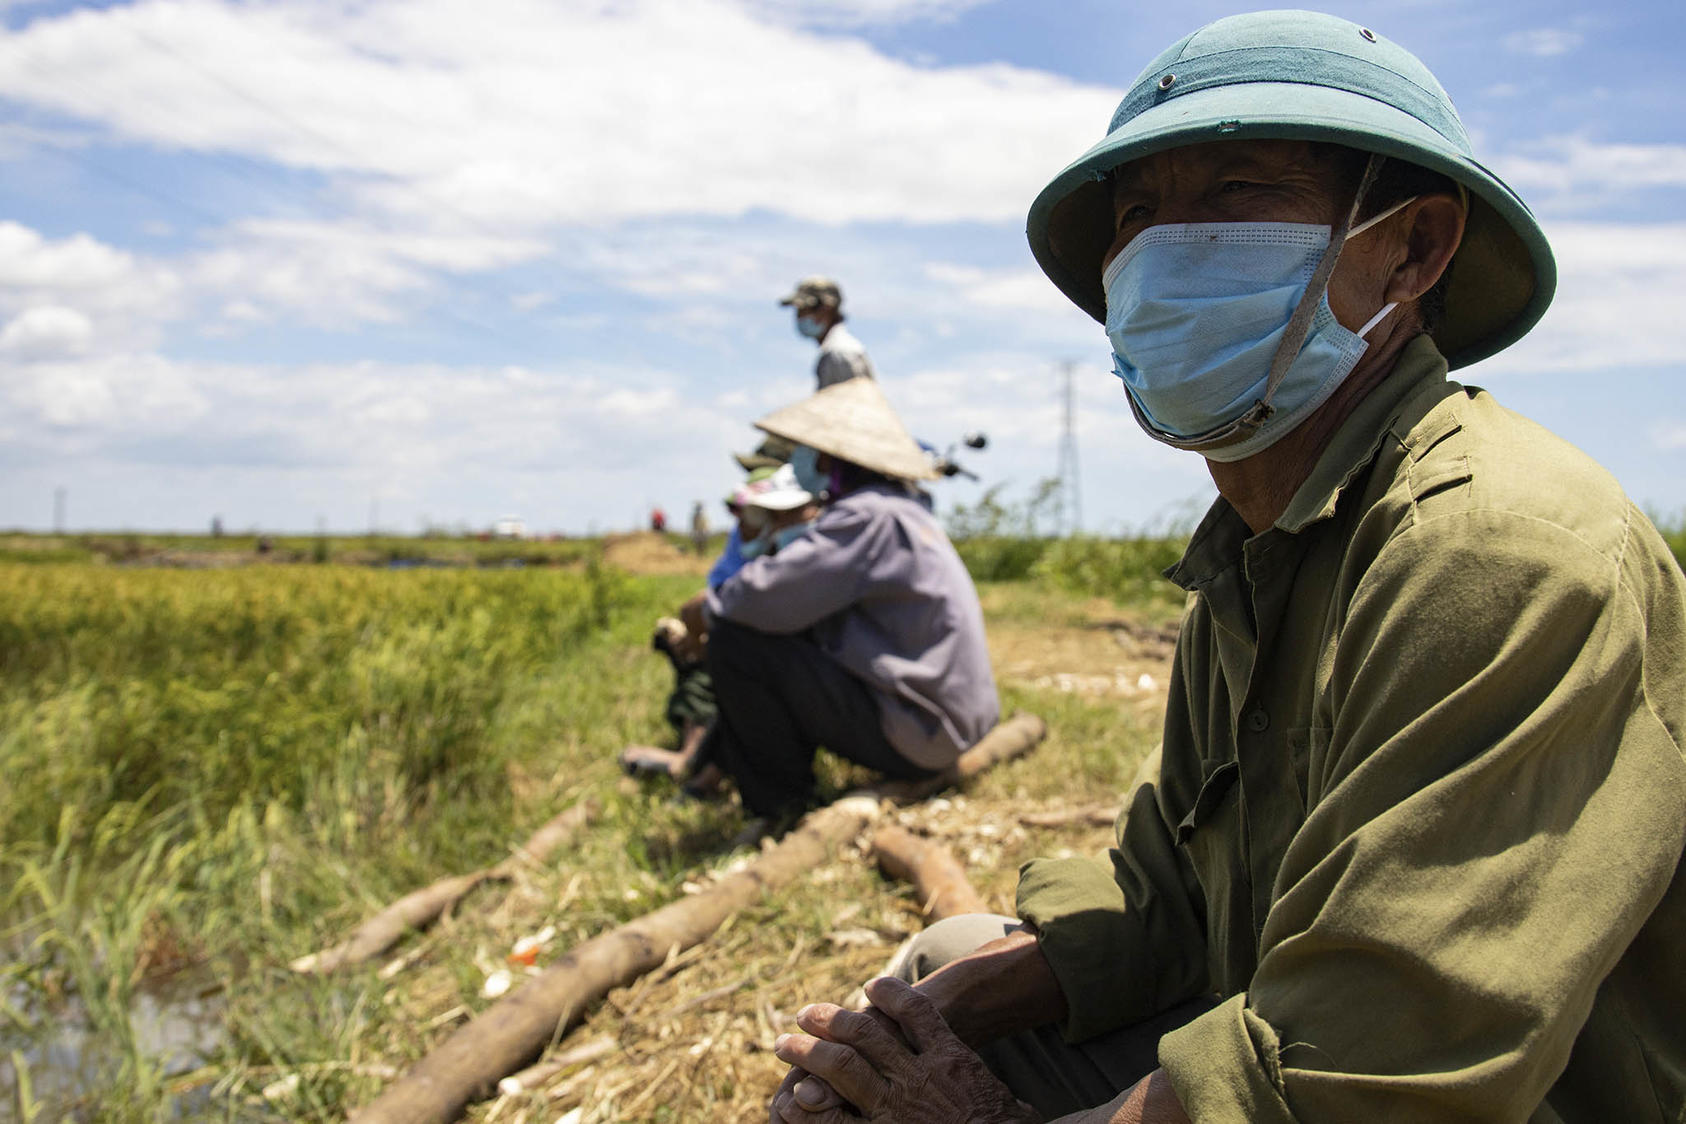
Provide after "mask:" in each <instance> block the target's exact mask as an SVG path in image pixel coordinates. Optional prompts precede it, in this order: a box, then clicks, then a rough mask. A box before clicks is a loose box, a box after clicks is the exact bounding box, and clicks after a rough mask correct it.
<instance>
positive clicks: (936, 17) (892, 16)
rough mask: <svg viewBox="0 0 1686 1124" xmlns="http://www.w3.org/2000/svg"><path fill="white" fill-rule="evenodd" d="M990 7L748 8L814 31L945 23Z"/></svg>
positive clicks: (912, 0) (872, 0)
mask: <svg viewBox="0 0 1686 1124" xmlns="http://www.w3.org/2000/svg"><path fill="white" fill-rule="evenodd" d="M987 3H990V0H751V2H750V3H749V5H748V6H749V8H750V9H751V10H752V11H754V12H756V13H757V14H758V15H762V16H764V17H765V18H768V19H773V20H783V21H787V22H790V23H796V24H805V25H808V26H811V27H865V26H868V25H872V24H900V23H912V22H915V21H919V20H926V21H933V22H944V21H947V20H951V19H954V18H955V17H956V16H959V15H961V14H962V13H964V12H967V11H970V10H971V9H973V8H978V7H982V6H983V5H985V4H987Z"/></svg>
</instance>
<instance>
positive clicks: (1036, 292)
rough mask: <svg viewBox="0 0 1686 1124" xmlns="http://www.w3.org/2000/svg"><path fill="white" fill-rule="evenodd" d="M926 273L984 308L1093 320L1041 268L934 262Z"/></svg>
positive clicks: (946, 289) (951, 292)
mask: <svg viewBox="0 0 1686 1124" xmlns="http://www.w3.org/2000/svg"><path fill="white" fill-rule="evenodd" d="M925 276H926V278H928V279H929V280H930V281H932V282H934V283H935V284H937V285H940V286H942V287H943V290H944V292H945V293H947V294H948V295H950V296H951V297H955V298H958V299H960V300H963V301H967V302H970V303H971V304H973V305H976V306H978V307H979V308H982V309H991V310H999V311H1015V312H1033V313H1046V314H1051V315H1054V316H1061V317H1065V316H1067V315H1068V314H1070V318H1072V319H1074V320H1075V319H1076V318H1081V321H1082V323H1084V324H1092V323H1093V322H1092V321H1091V320H1089V318H1088V316H1087V315H1085V314H1084V313H1082V312H1081V311H1079V310H1078V308H1077V306H1075V305H1073V304H1072V303H1071V301H1069V300H1067V299H1066V296H1065V294H1064V293H1062V292H1060V291H1059V289H1057V288H1055V286H1054V283H1053V282H1052V281H1050V280H1048V278H1047V277H1046V276H1044V275H1043V273H1042V271H1041V270H1038V269H982V268H979V267H977V266H969V265H954V264H951V263H947V262H932V263H929V264H927V265H926V266H925Z"/></svg>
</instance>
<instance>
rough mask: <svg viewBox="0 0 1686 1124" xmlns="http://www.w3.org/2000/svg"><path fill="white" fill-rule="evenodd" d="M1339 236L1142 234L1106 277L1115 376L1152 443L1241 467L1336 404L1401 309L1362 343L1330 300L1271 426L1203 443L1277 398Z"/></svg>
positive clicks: (1304, 229)
mask: <svg viewBox="0 0 1686 1124" xmlns="http://www.w3.org/2000/svg"><path fill="white" fill-rule="evenodd" d="M1409 202H1410V200H1406V201H1405V203H1409ZM1405 203H1400V204H1399V205H1398V206H1397V207H1393V208H1390V209H1388V210H1387V211H1385V212H1383V213H1382V214H1380V215H1377V216H1376V217H1375V218H1373V219H1371V220H1369V221H1368V222H1365V223H1361V224H1359V225H1358V226H1355V227H1353V228H1352V230H1351V231H1350V232H1349V233H1348V234H1347V238H1348V239H1351V238H1353V237H1356V236H1357V235H1359V234H1362V233H1363V232H1364V231H1365V230H1367V229H1369V228H1370V227H1371V226H1373V225H1375V224H1376V223H1378V222H1380V221H1381V220H1382V219H1385V218H1387V217H1388V216H1389V215H1391V214H1393V213H1394V211H1396V210H1398V209H1399V207H1403V206H1405ZM1331 237H1332V232H1331V230H1330V228H1329V227H1327V226H1311V225H1304V224H1299V223H1263V222H1236V223H1181V224H1171V225H1165V226H1155V227H1151V228H1149V229H1147V230H1145V231H1143V232H1142V233H1141V234H1138V235H1137V236H1136V237H1135V238H1134V239H1132V240H1131V242H1130V244H1129V245H1127V246H1125V247H1124V250H1123V251H1122V252H1121V253H1120V254H1119V255H1118V257H1116V258H1115V259H1113V261H1112V262H1111V263H1110V264H1109V265H1108V266H1107V268H1106V271H1105V273H1104V274H1103V275H1102V278H1101V282H1102V285H1103V286H1104V287H1105V289H1106V334H1107V338H1108V339H1109V340H1111V341H1112V352H1113V371H1114V373H1115V374H1117V376H1118V377H1119V378H1120V379H1121V380H1123V382H1124V388H1125V390H1126V391H1127V392H1128V393H1129V396H1130V405H1131V407H1132V409H1133V410H1134V411H1135V415H1136V420H1137V421H1138V422H1139V423H1140V424H1141V426H1142V428H1143V429H1144V430H1146V431H1147V433H1148V435H1149V436H1150V437H1153V438H1155V439H1156V440H1159V441H1164V442H1166V443H1167V444H1172V445H1178V446H1179V447H1183V448H1188V447H1194V448H1198V449H1199V450H1200V452H1201V453H1202V454H1204V455H1205V456H1206V457H1207V458H1209V459H1211V460H1215V461H1237V460H1241V459H1243V458H1245V457H1250V456H1252V455H1253V454H1254V453H1257V452H1259V451H1260V450H1262V449H1266V448H1269V447H1270V446H1271V445H1273V444H1275V443H1276V442H1277V441H1278V440H1280V439H1281V438H1282V437H1284V436H1285V435H1287V434H1288V433H1289V432H1290V431H1291V430H1293V429H1294V427H1295V426H1297V425H1299V424H1300V423H1301V422H1302V421H1304V420H1305V419H1306V418H1307V417H1308V416H1309V415H1310V414H1311V413H1312V412H1313V411H1315V410H1316V409H1317V408H1318V407H1319V406H1321V405H1322V404H1323V403H1324V402H1326V401H1328V399H1329V395H1330V394H1332V393H1334V390H1335V388H1336V387H1337V386H1339V385H1340V384H1341V381H1342V380H1343V379H1345V378H1346V376H1347V375H1348V374H1349V373H1351V371H1352V369H1353V367H1354V366H1355V365H1356V364H1357V363H1358V360H1359V358H1360V357H1361V356H1363V354H1364V352H1365V349H1366V348H1367V347H1368V346H1369V345H1368V344H1367V343H1365V341H1364V336H1365V335H1366V334H1368V333H1369V331H1370V329H1371V328H1373V327H1375V326H1376V325H1377V324H1378V323H1380V322H1381V321H1382V320H1383V319H1384V318H1385V317H1386V316H1387V315H1388V313H1390V312H1392V311H1393V309H1394V308H1395V305H1392V304H1389V305H1387V306H1385V307H1384V308H1383V309H1382V310H1381V311H1380V312H1379V313H1377V314H1376V315H1375V316H1374V317H1372V318H1371V320H1370V322H1369V323H1367V324H1365V325H1364V327H1362V328H1361V329H1359V330H1358V331H1357V332H1353V331H1350V330H1348V329H1347V328H1344V327H1342V326H1341V324H1340V322H1339V321H1337V320H1336V319H1335V314H1334V313H1333V312H1332V311H1330V309H1329V294H1328V291H1327V290H1325V291H1324V292H1323V293H1322V294H1321V295H1320V298H1319V300H1318V303H1317V306H1316V311H1315V312H1314V313H1313V315H1312V318H1311V324H1310V328H1309V330H1308V331H1307V332H1306V335H1305V340H1304V342H1303V343H1302V344H1301V345H1300V348H1299V350H1298V353H1297V354H1296V355H1295V357H1294V359H1293V361H1292V363H1291V364H1289V366H1288V368H1287V371H1286V374H1284V376H1283V377H1282V380H1281V382H1280V383H1279V385H1278V386H1277V387H1276V390H1275V393H1274V394H1272V395H1270V396H1269V402H1268V405H1269V407H1270V409H1269V410H1268V411H1267V413H1268V416H1267V417H1266V418H1265V420H1264V421H1263V423H1262V424H1261V425H1259V427H1258V428H1257V429H1256V430H1255V431H1253V432H1252V433H1251V434H1250V435H1246V436H1243V437H1241V438H1240V439H1239V440H1235V441H1233V442H1232V443H1229V444H1224V445H1222V446H1221V447H1218V448H1204V447H1201V446H1200V445H1199V444H1198V443H1197V439H1198V438H1200V437H1201V435H1203V434H1208V433H1211V432H1213V431H1214V430H1218V429H1220V428H1221V427H1223V426H1225V425H1227V424H1229V423H1231V422H1233V421H1234V420H1235V419H1236V418H1239V417H1241V416H1242V415H1243V414H1245V413H1246V412H1247V411H1249V410H1250V409H1252V408H1253V407H1254V405H1255V404H1256V403H1258V402H1260V401H1261V400H1263V399H1265V398H1266V393H1265V391H1266V383H1267V381H1268V376H1269V373H1270V367H1271V361H1272V359H1273V358H1274V357H1275V355H1276V352H1277V349H1278V346H1279V345H1280V344H1281V343H1282V339H1283V336H1284V334H1285V333H1286V331H1287V328H1288V321H1289V319H1290V318H1291V317H1292V316H1293V313H1294V308H1295V306H1296V305H1298V304H1299V302H1300V298H1301V296H1302V295H1304V293H1305V291H1306V286H1307V285H1308V284H1309V283H1310V281H1311V278H1312V274H1313V273H1314V272H1315V271H1316V269H1317V265H1318V262H1319V261H1320V260H1321V259H1322V257H1323V256H1324V251H1325V250H1326V249H1327V248H1328V246H1329V239H1330V238H1331Z"/></svg>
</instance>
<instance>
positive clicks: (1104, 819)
mask: <svg viewBox="0 0 1686 1124" xmlns="http://www.w3.org/2000/svg"><path fill="white" fill-rule="evenodd" d="M1117 819H1118V805H1116V804H1096V805H1094V806H1093V807H1090V808H1066V809H1064V810H1062V811H1058V812H1024V813H1022V814H1020V816H1019V822H1020V823H1022V824H1024V825H1025V826H1026V827H1071V826H1073V825H1076V826H1079V827H1111V826H1112V825H1113V823H1115V822H1116V821H1117Z"/></svg>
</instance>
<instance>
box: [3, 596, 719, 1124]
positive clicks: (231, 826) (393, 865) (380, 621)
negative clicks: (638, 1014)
mask: <svg viewBox="0 0 1686 1124" xmlns="http://www.w3.org/2000/svg"><path fill="white" fill-rule="evenodd" d="M693 584H694V580H688V579H683V578H679V579H667V580H661V579H641V580H634V579H630V578H628V577H626V576H625V575H622V574H620V573H618V572H616V571H612V570H608V569H604V568H600V567H598V566H595V565H591V566H588V567H586V568H585V569H583V570H572V571H562V570H525V571H501V570H497V571H488V570H454V571H434V570H416V571H405V572H391V571H385V570H368V569H355V568H347V567H340V566H303V567H287V568H277V567H261V568H248V569H231V570H217V571H180V570H161V569H115V568H111V567H105V566H88V565H63V564H29V565H24V564H12V565H8V564H3V563H0V591H3V596H0V777H4V778H5V789H6V798H5V799H4V800H3V801H0V949H3V950H5V951H6V952H7V953H8V954H9V955H7V957H6V965H5V967H4V969H3V970H0V997H10V999H9V1000H8V1002H7V1003H6V1004H0V1044H4V1043H5V1042H6V1041H8V1040H15V1038H16V1033H14V1034H11V1035H8V1034H7V1033H6V1031H7V1027H8V1025H10V1026H11V1028H12V1030H13V1031H14V1032H21V1033H24V1034H25V1035H27V1033H28V1032H30V1031H32V1030H34V1031H50V1030H51V1029H52V1027H51V1026H50V1025H48V1024H50V1023H51V1022H52V1021H53V1020H54V1019H56V1018H60V1017H63V1016H61V1015H60V1014H58V1013H55V1012H56V1008H54V1006H53V1002H54V1000H55V999H56V997H57V996H58V995H60V994H68V995H71V996H74V998H75V1001H76V1004H75V1005H76V1008H77V1009H78V1012H79V1013H77V1014H76V1015H75V1016H74V1017H76V1018H78V1019H85V1020H86V1021H87V1022H88V1023H89V1024H90V1033H91V1034H92V1035H93V1037H95V1038H97V1039H98V1041H99V1048H98V1050H97V1051H96V1053H97V1054H98V1056H99V1059H100V1064H99V1068H100V1072H99V1073H98V1074H96V1075H94V1076H93V1077H91V1078H90V1079H89V1082H88V1083H87V1085H86V1088H87V1089H88V1090H90V1092H88V1093H87V1094H86V1095H87V1097H88V1098H89V1103H99V1102H101V1101H102V1100H106V1099H108V1098H110V1097H112V1096H114V1095H115V1093H114V1091H116V1090H121V1091H122V1094H121V1096H120V1097H117V1098H116V1101H114V1102H113V1103H121V1104H122V1105H127V1106H129V1107H128V1108H127V1109H125V1110H124V1111H125V1112H132V1113H133V1114H134V1115H133V1118H134V1119H137V1120H138V1119H153V1118H167V1117H168V1116H169V1115H170V1112H171V1111H173V1110H172V1109H171V1107H170V1106H171V1103H172V1099H171V1097H170V1096H169V1095H168V1093H167V1089H166V1085H167V1083H166V1081H165V1079H164V1074H163V1072H162V1067H161V1066H160V1064H159V1063H158V1060H157V1059H156V1058H150V1057H148V1056H147V1053H146V1051H145V1050H144V1049H143V1048H142V1046H141V1044H140V1043H138V1042H137V1040H136V1032H135V1030H134V1027H133V1022H132V1018H131V1015H132V1010H133V1003H134V998H135V989H136V988H137V987H138V986H140V985H141V983H142V982H143V980H144V979H145V978H146V977H147V976H149V975H153V974H157V973H159V972H163V971H167V970H170V969H172V968H177V967H180V966H181V965H183V964H200V965H202V966H205V970H208V971H209V972H210V973H211V974H213V975H214V976H216V977H218V978H219V979H222V980H224V981H225V982H227V981H231V980H234V979H236V978H243V979H245V983H244V984H243V985H242V989H241V991H240V993H239V994H237V995H236V996H234V998H233V999H232V1000H231V1017H230V1025H231V1028H232V1030H231V1033H232V1036H233V1037H232V1039H231V1041H230V1043H229V1046H228V1048H229V1050H230V1051H231V1052H232V1054H233V1055H234V1056H235V1057H237V1058H238V1059H239V1060H240V1064H243V1065H252V1064H264V1063H265V1062H266V1061H267V1060H272V1061H273V1062H274V1063H275V1064H281V1063H282V1062H283V1061H285V1060H286V1059H288V1058H292V1057H296V1056H298V1055H299V1054H300V1053H302V1054H303V1055H305V1056H311V1055H316V1054H321V1053H322V1052H323V1050H324V1046H323V1042H322V1036H323V1035H325V1034H330V1033H352V1032H351V1031H349V1030H346V1029H344V1027H343V1026H341V1024H340V1023H338V1022H334V1021H332V1020H330V1021H329V1022H327V1023H323V1022H321V1021H320V1020H319V1019H318V1018H317V1017H316V1016H317V1015H318V1014H320V1012H314V1013H311V1012H309V1011H308V1008H309V1004H310V1003H312V1002H314V1001H315V999H316V998H321V995H322V994H327V993H320V994H316V995H313V994H312V993H309V992H304V993H300V992H299V990H298V989H297V988H293V989H292V990H291V991H288V992H286V993H285V995H280V994H279V993H277V992H275V991H274V990H272V988H271V985H268V984H265V983H264V982H263V981H264V976H263V974H262V973H260V974H259V976H258V977H257V978H256V979H255V980H254V979H250V978H248V977H250V973H251V967H252V959H253V957H254V956H257V957H259V958H260V963H264V962H272V961H271V958H272V957H286V956H292V955H297V954H299V953H302V952H304V951H308V950H309V948H311V947H313V946H314V945H315V944H317V943H320V937H321V935H322V933H323V931H324V930H332V929H334V928H343V926H345V925H346V924H347V923H348V921H349V920H351V919H354V918H356V917H358V916H360V915H362V914H364V913H365V912H366V911H367V910H368V909H369V907H370V904H371V903H377V902H381V901H385V900H390V899H391V898H393V897H396V896H397V894H398V893H401V892H403V891H405V890H408V889H411V888H414V886H415V885H417V884H419V883H421V882H425V881H428V880H430V879H431V878H433V877H435V876H437V874H438V873H439V872H441V871H458V870H466V869H472V868H473V867H476V866H480V865H484V864H485V863H486V862H488V861H491V860H494V859H496V858H498V857H500V856H501V855H502V854H504V853H506V850H507V846H508V844H509V842H510V841H511V840H512V839H514V838H518V837H519V836H520V834H521V833H522V832H523V831H524V830H526V829H528V828H530V827H531V826H533V825H534V824H535V823H536V822H537V821H538V820H540V819H542V818H544V817H545V816H547V815H549V814H551V813H553V812H554V811H556V810H557V809H558V808H559V807H560V806H561V804H562V803H565V802H566V801H567V800H569V799H571V798H572V796H571V795H570V794H571V793H572V794H573V795H577V794H578V793H577V789H578V788H579V785H580V780H581V778H582V777H584V776H585V775H587V774H592V775H593V776H595V777H596V778H597V779H599V780H601V778H602V777H604V776H607V775H612V772H613V769H612V766H611V765H610V764H609V756H610V755H609V748H610V747H611V746H612V745H613V744H615V742H617V741H620V740H627V739H629V738H631V737H633V736H641V737H644V738H648V737H651V736H653V735H654V734H655V733H657V731H656V730H655V729H653V727H654V726H655V725H656V724H657V723H658V722H659V718H657V717H656V712H655V710H654V708H650V707H647V706H644V705H641V704H643V703H644V702H645V700H646V697H647V696H648V695H650V694H651V690H650V688H651V686H652V685H653V683H652V681H653V679H655V678H659V675H660V668H659V666H658V665H659V661H656V660H654V659H652V658H650V657H648V656H647V655H646V656H641V657H640V658H639V661H638V663H637V664H636V665H631V666H628V667H626V668H622V667H621V666H619V661H620V659H621V657H623V656H624V655H625V654H626V653H628V652H631V653H634V654H636V653H638V652H639V649H640V648H641V647H642V645H640V644H639V643H638V641H639V639H640V638H641V637H642V636H643V635H644V634H645V633H646V631H647V629H648V627H649V622H650V620H651V618H652V617H653V616H654V615H656V614H657V613H658V612H666V611H671V609H672V607H673V605H674V604H675V603H676V602H677V601H678V600H679V598H680V597H681V596H682V594H683V593H685V592H688V591H689V589H690V587H691V586H692V585H693ZM623 673H624V674H623ZM617 679H618V681H617ZM333 995H334V998H332V999H331V1000H328V1001H329V1002H333V1003H337V1002H339V1001H340V999H341V998H342V997H341V996H339V994H338V993H333ZM300 1004H303V1005H304V1007H303V1008H301V1006H300ZM32 1023H33V1024H38V1025H34V1026H32V1025H29V1024H32ZM330 1027H336V1028H339V1029H337V1030H333V1031H330V1030H329V1029H328V1028H330ZM345 1045H346V1046H347V1047H348V1048H351V1047H352V1044H351V1043H345ZM4 1056H5V1051H0V1058H3V1057H4ZM327 1056H330V1057H331V1056H334V1055H333V1054H331V1053H329V1054H328V1055H327ZM3 1069H10V1070H12V1071H13V1074H14V1075H13V1076H11V1079H10V1080H9V1081H7V1080H0V1089H3V1088H4V1087H5V1086H7V1085H10V1086H11V1087H12V1089H13V1091H14V1093H15V1094H16V1095H17V1096H18V1097H20V1098H21V1097H22V1096H23V1095H24V1090H23V1086H24V1084H25V1082H26V1081H27V1076H26V1075H27V1069H28V1065H27V1059H26V1058H25V1057H24V1056H23V1055H22V1054H20V1055H18V1056H17V1057H15V1058H13V1059H12V1062H11V1064H10V1065H0V1070H3ZM7 1076H8V1075H6V1074H4V1073H0V1078H5V1077H7ZM35 1084H36V1086H37V1088H36V1090H35V1093H36V1095H38V1096H39V1095H41V1090H40V1087H39V1086H40V1082H39V1081H37V1082H36V1083H35ZM102 1090H103V1092H102ZM331 1102H332V1098H331V1097H328V1099H327V1100H324V1101H323V1102H322V1103H323V1105H324V1106H325V1107H324V1108H323V1112H324V1113H327V1112H328V1111H329V1110H328V1107H326V1106H330V1105H331ZM20 1103H21V1102H20ZM61 1107H62V1106H61ZM116 1111H117V1110H116V1109H114V1108H112V1109H102V1110H101V1113H100V1115H99V1118H100V1119H128V1118H130V1117H128V1116H121V1117H120V1116H118V1115H114V1114H115V1113H116ZM53 1118H56V1117H53Z"/></svg>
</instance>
